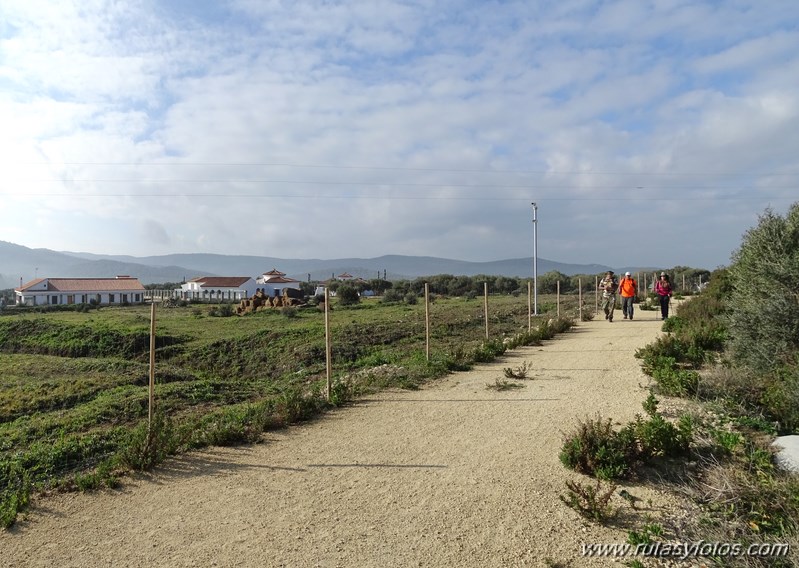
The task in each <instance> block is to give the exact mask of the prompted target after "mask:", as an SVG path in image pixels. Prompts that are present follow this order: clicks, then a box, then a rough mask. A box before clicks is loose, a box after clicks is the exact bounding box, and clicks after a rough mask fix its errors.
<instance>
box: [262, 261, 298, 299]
mask: <svg viewBox="0 0 799 568" xmlns="http://www.w3.org/2000/svg"><path fill="white" fill-rule="evenodd" d="M256 283H257V284H258V287H259V288H261V289H262V290H263V291H264V294H266V295H267V296H280V295H282V294H283V289H284V288H293V289H294V290H299V289H300V281H299V280H294V279H293V278H286V273H285V272H280V271H279V270H278V269H276V268H273V269H272V270H270V271H269V272H264V273H263V274H261V275H260V276H259V277H258V278H257V279H256Z"/></svg>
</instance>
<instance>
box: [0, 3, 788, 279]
mask: <svg viewBox="0 0 799 568" xmlns="http://www.w3.org/2000/svg"><path fill="white" fill-rule="evenodd" d="M798 24H799V3H796V2H795V1H794V0H785V1H782V0H763V1H736V0H727V1H701V0H690V1H682V0H663V1H644V0H622V1H606V2H594V1H588V0H573V1H571V0H563V1H557V2H529V1H522V2H511V1H495V2H486V1H479V2H468V1H454V0H453V1H446V0H445V1H436V2H422V1H380V0H376V1H368V2H367V1H363V2H359V1H354V2H353V1H342V2H336V1H319V2H316V1H302V0H298V1H278V0H275V1H264V0H234V1H229V2H223V1H219V2H216V1H215V2H203V1H196V2H194V1H192V2H189V1H186V0H181V1H180V2H154V1H150V2H148V1H136V2H125V1H119V0H117V1H102V0H80V1H74V2H73V1H71V0H58V1H44V0H3V2H2V3H0V125H1V126H0V165H2V171H3V175H2V176H0V203H1V204H2V217H1V218H0V219H1V220H0V240H5V241H10V242H14V243H17V244H22V245H25V246H30V247H46V248H51V249H56V250H71V251H85V252H95V253H107V254H132V255H137V256H144V255H154V254H168V253H172V252H213V253H223V254H257V255H266V256H277V257H283V258H338V257H373V256H380V255H383V254H408V255H430V256H442V257H448V258H456V259H462V260H477V261H479V260H496V259H503V258H514V257H525V256H531V255H532V234H533V228H532V208H531V205H530V203H531V202H536V203H537V204H538V219H539V221H538V241H539V242H538V254H539V256H540V257H542V258H547V259H551V260H557V261H561V262H574V263H601V264H607V265H612V266H624V265H647V266H649V265H653V266H663V267H671V266H674V265H678V264H681V265H690V266H696V267H704V268H715V267H716V266H719V265H725V264H727V263H728V262H729V258H730V253H731V252H732V251H733V250H734V249H735V248H736V247H737V246H738V245H739V244H740V239H741V236H742V234H743V233H744V232H745V231H746V230H747V229H748V228H749V227H751V226H753V225H755V224H756V223H757V218H758V215H759V214H761V213H762V212H763V211H764V210H765V209H766V208H767V207H771V208H773V209H774V210H775V211H777V212H783V211H785V210H787V208H788V206H789V205H790V204H791V203H792V202H793V201H796V200H799V154H797V148H799V27H797V25H798Z"/></svg>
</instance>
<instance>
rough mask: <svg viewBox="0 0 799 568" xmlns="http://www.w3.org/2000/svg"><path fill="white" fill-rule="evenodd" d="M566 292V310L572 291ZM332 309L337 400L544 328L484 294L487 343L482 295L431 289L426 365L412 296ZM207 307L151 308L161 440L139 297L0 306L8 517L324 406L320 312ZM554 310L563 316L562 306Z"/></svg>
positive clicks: (514, 301) (549, 310) (423, 376)
mask: <svg viewBox="0 0 799 568" xmlns="http://www.w3.org/2000/svg"><path fill="white" fill-rule="evenodd" d="M569 301H570V303H571V306H572V308H571V312H572V314H573V313H574V305H575V304H576V299H574V298H571V299H570V300H569ZM569 301H567V303H568V302H569ZM331 307H332V310H331V336H332V346H333V347H332V353H333V373H334V376H335V377H336V382H335V385H334V397H333V400H332V402H333V404H336V403H341V402H344V401H346V400H348V399H350V398H351V397H353V396H357V395H358V394H359V393H362V392H366V391H368V390H374V389H379V388H384V387H388V386H399V387H404V388H415V387H416V386H418V385H419V384H421V383H422V382H423V381H425V380H428V379H431V378H435V377H437V376H442V375H444V374H446V373H447V372H449V371H452V370H458V369H467V368H468V367H469V366H470V365H472V364H473V363H474V362H476V361H486V360H490V359H491V358H493V357H494V356H496V355H497V354H499V353H501V352H502V351H503V350H504V348H505V345H503V343H502V341H503V340H504V339H506V338H510V337H514V336H516V341H519V342H521V343H526V344H532V343H535V342H536V341H537V340H539V339H541V338H542V337H546V336H551V334H552V333H554V331H553V330H551V329H547V330H545V331H544V332H543V333H539V332H536V333H534V334H529V335H524V333H525V332H527V299H526V297H524V296H517V297H514V296H491V297H490V298H489V322H488V323H489V333H490V338H491V339H490V340H489V341H486V339H485V320H484V316H483V309H484V306H483V299H482V298H480V297H478V298H476V299H471V300H468V299H465V298H438V299H436V301H435V302H434V303H433V304H431V310H430V312H431V361H429V362H428V361H427V360H426V358H425V355H424V350H425V337H424V333H425V322H424V304H423V303H422V302H420V303H418V304H416V305H409V304H407V303H399V304H388V305H387V304H383V303H381V302H380V301H379V300H374V299H370V300H368V301H365V302H363V303H361V304H359V305H356V306H351V307H343V306H337V305H335V304H331ZM211 309H212V308H211V307H210V306H207V305H189V306H186V307H178V308H162V309H158V310H157V323H156V327H157V330H156V336H157V343H156V345H157V349H156V391H155V392H156V394H155V396H156V407H157V410H158V411H159V420H160V422H159V424H162V425H164V428H165V430H164V432H166V434H164V432H161V433H160V434H163V435H164V437H163V439H161V440H160V442H159V443H158V444H155V443H154V440H153V439H152V433H149V432H147V430H146V421H147V415H148V374H149V371H148V361H149V318H150V314H149V310H150V308H149V306H130V307H104V308H101V309H96V310H91V311H88V312H80V311H53V312H44V313H14V312H13V310H6V312H5V313H4V314H3V315H2V316H0V353H2V355H0V491H2V495H0V498H2V507H1V509H2V511H4V512H3V513H2V518H0V520H2V521H3V524H4V525H8V524H10V523H11V522H13V518H14V517H15V515H16V511H17V510H18V509H22V508H24V506H25V504H26V503H27V496H28V495H29V494H30V492H31V490H36V489H37V488H75V487H77V488H91V487H96V486H98V485H101V484H109V485H112V484H113V483H114V482H115V479H116V476H117V475H118V474H119V473H120V472H123V471H124V470H125V469H131V468H134V469H137V468H144V467H146V466H148V465H152V463H155V462H157V461H158V460H159V459H163V456H164V455H166V454H171V453H176V452H180V451H186V450H189V449H191V448H196V447H202V446H205V445H209V444H233V443H242V442H250V441H255V440H257V439H258V437H259V436H260V434H261V433H262V432H263V431H264V430H266V429H269V428H273V427H279V426H282V425H285V424H287V423H291V422H294V421H297V420H302V419H304V418H307V417H310V416H312V415H314V414H316V413H318V412H320V411H323V410H324V409H325V408H326V407H327V406H329V403H328V401H326V400H325V399H324V397H323V396H322V395H321V392H322V388H323V385H324V383H325V338H324V314H323V313H322V312H321V311H320V310H319V309H317V308H315V307H306V308H301V309H292V310H288V311H285V310H283V311H281V310H266V311H263V312H259V313H256V314H252V315H249V316H245V317H238V316H233V317H213V316H211V315H209V314H210V313H211ZM555 309H556V306H555V304H554V298H548V297H539V312H541V313H542V314H543V315H542V316H541V319H549V318H551V317H553V315H554V312H555ZM561 309H562V312H563V313H564V315H565V313H566V310H567V307H566V306H564V305H563V304H562V308H561ZM538 324H539V322H535V326H534V329H538ZM519 334H522V336H521V338H520V337H519ZM167 430H168V432H167ZM160 434H159V435H160ZM154 446H160V447H158V448H155V449H154ZM156 450H157V451H156Z"/></svg>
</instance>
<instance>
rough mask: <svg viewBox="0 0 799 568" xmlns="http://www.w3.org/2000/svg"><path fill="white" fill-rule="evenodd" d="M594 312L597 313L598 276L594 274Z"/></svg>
mask: <svg viewBox="0 0 799 568" xmlns="http://www.w3.org/2000/svg"><path fill="white" fill-rule="evenodd" d="M594 313H595V314H598V313H599V276H594Z"/></svg>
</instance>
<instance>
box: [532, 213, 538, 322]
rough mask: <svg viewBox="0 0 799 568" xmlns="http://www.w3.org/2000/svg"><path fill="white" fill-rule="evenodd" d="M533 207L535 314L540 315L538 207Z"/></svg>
mask: <svg viewBox="0 0 799 568" xmlns="http://www.w3.org/2000/svg"><path fill="white" fill-rule="evenodd" d="M532 206H533V313H534V314H535V315H538V205H536V204H535V203H532Z"/></svg>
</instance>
